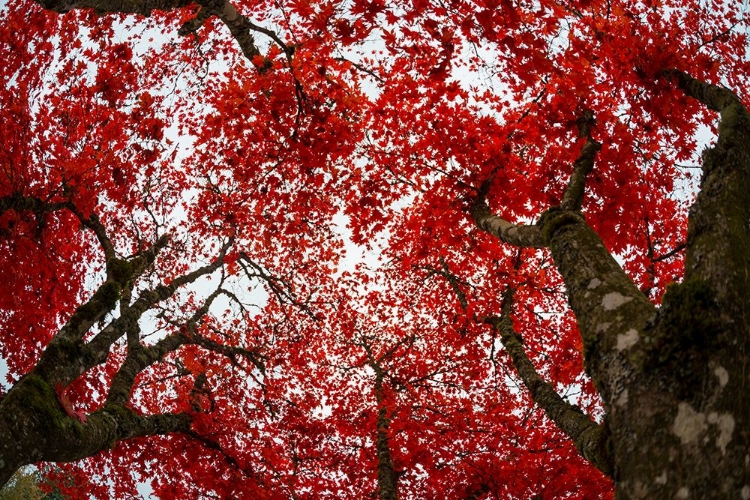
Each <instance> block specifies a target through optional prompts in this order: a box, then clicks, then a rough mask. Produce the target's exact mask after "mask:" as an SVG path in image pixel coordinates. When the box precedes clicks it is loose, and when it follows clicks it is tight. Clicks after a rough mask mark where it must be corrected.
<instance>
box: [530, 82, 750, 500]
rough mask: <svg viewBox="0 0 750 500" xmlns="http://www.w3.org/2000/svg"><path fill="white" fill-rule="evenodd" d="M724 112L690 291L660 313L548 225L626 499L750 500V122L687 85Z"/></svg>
mask: <svg viewBox="0 0 750 500" xmlns="http://www.w3.org/2000/svg"><path fill="white" fill-rule="evenodd" d="M678 80H679V83H680V85H681V86H682V87H683V88H684V89H685V90H686V92H687V93H688V94H689V95H692V96H694V97H696V98H699V99H701V100H702V101H703V102H705V103H706V104H707V105H708V106H709V107H710V108H712V109H715V110H717V111H720V113H721V118H722V121H721V126H720V128H719V130H720V135H719V139H718V142H717V144H716V146H715V147H713V148H712V149H710V150H708V151H707V152H706V153H705V154H704V164H703V178H702V182H701V191H700V194H699V195H698V197H697V200H696V202H695V204H694V206H693V207H692V209H691V212H690V220H689V233H688V241H687V250H686V257H687V258H686V269H685V276H684V280H683V282H682V283H681V284H679V285H673V286H672V287H670V289H669V291H668V292H667V294H666V295H665V298H664V304H663V306H662V307H661V308H660V309H659V310H658V313H657V311H656V310H655V309H654V308H653V307H652V306H651V304H650V303H649V302H648V301H647V300H646V298H645V297H644V296H643V295H642V294H641V293H640V292H639V291H638V290H637V288H636V287H635V286H634V285H633V283H632V282H631V281H630V280H629V279H628V277H627V276H626V275H625V274H624V273H623V272H622V270H621V269H620V267H619V266H618V265H617V263H616V262H615V261H614V259H612V257H611V256H610V255H609V253H608V252H607V251H606V249H605V248H604V245H603V244H602V242H601V241H600V240H599V238H598V237H597V236H596V234H595V233H594V231H593V230H591V228H590V227H589V226H588V225H587V224H586V223H585V222H584V221H583V220H582V219H578V220H576V218H575V217H574V216H573V215H572V214H570V213H569V212H567V213H566V212H564V211H558V212H557V213H555V212H552V213H550V214H549V215H548V216H547V217H546V218H543V219H542V221H541V223H540V225H541V226H542V233H543V235H544V237H545V239H547V240H548V241H549V246H550V249H551V251H552V254H553V257H554V260H555V264H556V265H557V267H558V269H559V270H560V273H561V274H562V276H563V278H564V280H565V283H566V286H567V290H568V294H569V299H570V304H571V307H572V309H573V311H574V312H575V314H576V317H577V319H578V324H579V329H580V331H581V334H582V336H583V341H584V349H585V362H586V367H587V370H588V372H589V374H590V375H591V376H592V377H593V379H594V381H595V384H596V387H597V389H598V390H599V391H600V393H601V395H602V398H603V400H604V403H605V408H606V410H607V414H608V425H609V429H610V432H611V443H612V447H613V452H614V461H615V467H614V474H613V478H614V480H615V483H616V498H618V499H662V498H663V499H687V498H695V499H713V498H715V499H725V498H746V499H747V498H750V452H748V450H750V403H749V402H748V399H747V395H748V389H747V388H748V387H750V369H749V368H750V349H749V347H750V346H749V345H748V337H749V336H750V307H749V306H750V304H749V303H748V302H749V301H750V252H748V248H750V230H749V227H748V221H750V119H749V118H748V113H747V111H746V110H745V109H744V107H742V105H741V104H740V103H739V101H738V100H737V99H736V97H734V96H733V94H731V92H728V91H726V90H725V89H721V88H717V87H714V86H709V85H706V84H704V83H702V82H698V81H696V80H693V79H690V78H689V77H687V76H686V75H681V76H680V78H679V79H678Z"/></svg>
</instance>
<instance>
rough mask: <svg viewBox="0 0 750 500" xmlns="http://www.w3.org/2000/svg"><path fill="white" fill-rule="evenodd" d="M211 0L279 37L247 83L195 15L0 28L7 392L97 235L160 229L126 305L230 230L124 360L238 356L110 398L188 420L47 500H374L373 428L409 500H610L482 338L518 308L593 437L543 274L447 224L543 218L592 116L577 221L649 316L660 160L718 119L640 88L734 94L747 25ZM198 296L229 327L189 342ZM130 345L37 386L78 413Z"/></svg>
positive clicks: (361, 0) (680, 230) (222, 42)
mask: <svg viewBox="0 0 750 500" xmlns="http://www.w3.org/2000/svg"><path fill="white" fill-rule="evenodd" d="M232 3H233V5H235V7H236V8H237V10H238V11H239V12H241V13H243V14H244V15H247V16H249V17H250V19H251V20H253V21H254V22H257V23H258V24H260V25H263V26H269V27H271V26H273V27H275V28H274V29H275V33H276V36H277V37H278V40H273V39H272V38H271V37H269V36H267V33H264V32H257V33H255V37H256V41H257V43H258V47H259V50H260V52H261V53H262V56H255V58H254V60H253V61H248V60H247V59H246V58H245V57H244V56H243V54H242V52H241V50H240V48H239V46H238V44H237V41H236V40H235V39H234V38H233V37H232V35H231V33H230V32H229V30H228V29H227V27H226V26H224V25H223V24H222V23H221V22H220V21H219V20H217V19H213V20H209V21H207V22H206V23H205V25H204V26H202V27H201V28H200V29H199V30H198V31H197V32H196V33H195V34H192V35H190V36H185V37H179V36H178V35H177V33H178V30H179V28H180V26H181V25H182V24H183V23H184V22H185V21H187V20H189V19H191V18H192V17H194V15H195V12H194V10H193V9H192V8H187V9H178V10H174V11H169V12H154V13H153V15H152V16H151V17H148V18H145V17H140V16H130V15H118V14H106V13H100V14H94V13H93V12H90V11H72V12H69V13H66V14H64V15H57V14H53V13H49V12H45V11H43V10H42V9H41V8H40V7H39V6H37V5H36V4H33V3H30V2H26V1H19V2H13V3H12V5H7V6H5V7H3V10H2V13H1V14H0V16H1V17H0V23H1V24H2V29H0V60H2V61H3V64H2V66H1V67H0V72H2V75H3V77H2V81H3V82H4V84H3V87H2V88H0V108H2V113H0V130H1V131H2V137H3V141H2V142H3V143H2V146H0V199H3V200H10V199H12V198H13V197H16V198H13V199H21V198H23V199H25V200H32V199H33V200H36V201H35V203H37V205H34V207H31V205H29V204H27V205H23V206H22V205H20V204H19V203H20V202H14V203H15V205H13V204H7V205H3V212H2V213H1V214H0V281H2V283H3V291H2V292H0V355H1V356H2V358H3V359H5V360H6V361H7V364H8V367H9V373H8V380H9V381H16V380H18V379H19V378H20V377H21V376H22V375H23V374H25V373H27V372H29V371H30V370H31V369H32V368H33V367H34V366H35V364H36V362H37V361H38V359H39V356H40V354H41V353H42V352H43V350H44V349H45V347H46V346H47V345H48V344H49V342H50V341H51V339H52V338H53V336H54V335H55V333H56V332H57V331H58V330H59V328H60V327H61V326H62V325H63V324H64V323H65V322H66V321H67V320H68V319H69V317H70V315H71V314H72V313H73V311H74V310H75V308H76V307H77V306H79V305H80V304H83V303H84V302H85V301H86V300H88V298H89V297H90V296H91V294H92V291H93V290H94V289H95V288H96V287H97V286H98V285H99V284H101V283H102V282H103V281H104V280H105V279H106V276H105V274H106V273H105V262H104V260H105V259H104V254H103V252H102V247H101V242H100V241H98V239H97V235H95V234H94V232H93V231H91V230H90V228H89V227H87V226H86V225H85V224H84V223H83V221H85V220H87V219H89V218H90V217H92V216H96V217H97V218H98V219H99V220H100V221H101V222H102V225H103V227H105V228H106V230H107V232H108V235H109V237H110V238H111V240H112V244H113V245H114V247H115V251H116V253H117V255H119V256H121V257H129V256H132V255H135V254H137V253H138V252H140V251H143V250H144V249H146V248H148V247H149V246H150V245H152V244H153V243H154V241H155V239H156V236H155V235H162V234H170V235H171V239H170V243H169V245H167V247H166V248H165V249H164V250H163V251H162V252H161V253H160V254H159V257H158V259H157V260H156V263H155V265H154V266H153V268H152V269H150V270H149V271H148V272H147V273H145V274H144V275H143V276H142V277H141V278H140V279H139V281H138V282H137V283H136V284H135V288H134V290H135V291H142V290H145V289H147V288H149V287H152V286H155V285H156V284H159V283H167V282H169V280H171V279H173V278H175V277H176V276H179V275H182V274H184V273H185V272H188V271H190V270H192V269H195V268H197V267H199V266H201V265H204V264H205V263H206V262H208V261H210V260H211V259H213V258H214V257H215V256H216V254H217V252H218V248H220V247H221V245H222V244H223V243H224V242H225V241H227V239H228V238H230V237H233V238H234V240H233V241H234V246H233V248H232V250H231V252H230V253H229V254H228V256H227V258H226V260H225V261H224V266H223V267H222V269H221V271H219V272H216V273H213V274H212V275H211V276H210V278H211V279H210V280H208V279H206V280H205V282H200V283H196V284H194V285H192V286H191V287H188V288H187V289H186V290H184V291H181V292H180V294H178V295H176V296H174V297H172V298H170V299H169V300H167V301H165V302H164V303H160V304H159V305H158V306H157V307H155V308H154V310H153V311H152V314H151V316H148V317H146V316H144V318H143V320H142V321H141V332H140V333H141V339H140V341H141V343H142V344H143V345H153V344H154V343H155V342H157V341H158V340H159V339H162V338H165V337H166V336H168V335H173V334H177V333H180V332H182V333H184V334H185V335H193V336H195V335H199V336H200V337H201V338H205V339H208V340H210V341H211V342H214V343H216V344H220V345H223V346H227V347H229V348H232V349H244V350H246V351H250V352H252V353H253V356H255V358H254V359H255V360H256V361H257V362H255V361H254V362H249V361H248V360H247V359H245V358H242V357H241V356H239V357H238V356H236V355H232V356H230V355H227V354H226V352H225V353H222V352H218V351H217V350H215V349H214V350H211V349H207V348H205V346H203V347H201V346H198V345H187V346H183V347H182V348H180V349H179V350H177V351H176V352H174V353H170V354H168V355H167V356H165V357H164V358H163V359H162V360H161V361H160V362H158V363H155V364H153V365H152V366H150V367H149V368H148V369H146V370H144V371H143V372H142V373H141V374H140V375H139V377H138V379H137V383H136V384H135V387H134V390H133V393H132V395H131V398H130V401H129V405H130V407H131V408H132V409H133V410H134V411H135V412H137V413H138V414H142V415H150V414H158V413H167V412H191V414H192V415H193V422H194V423H193V433H192V434H191V435H170V436H163V437H152V438H138V439H134V440H131V441H125V442H121V443H119V444H118V445H117V446H116V447H115V448H114V449H113V450H109V451H106V452H102V453H100V454H99V455H96V456H94V457H92V458H90V459H87V460H85V461H83V462H80V463H77V464H74V465H65V466H62V468H57V469H55V472H54V474H55V475H56V476H55V477H56V479H55V481H56V483H57V484H59V485H60V489H61V491H62V492H63V493H66V494H69V495H72V496H73V497H81V498H82V497H89V496H93V497H97V498H124V497H125V496H126V495H132V494H134V492H135V488H136V485H137V483H138V482H146V483H149V484H150V486H151V488H152V489H153V490H154V494H155V495H156V496H158V497H161V498H198V497H219V498H367V497H368V496H370V495H372V494H373V492H375V491H376V490H377V483H376V481H377V470H378V467H377V465H378V463H377V454H376V450H375V440H376V430H377V417H378V410H379V408H380V407H384V408H386V410H387V414H388V416H389V418H390V427H389V430H388V433H389V437H390V448H391V454H392V459H393V463H394V467H395V469H396V470H397V471H398V472H399V474H400V479H399V485H400V488H401V490H400V496H401V497H402V498H467V497H470V496H471V495H475V494H476V495H479V496H481V495H483V496H481V498H532V497H535V495H536V498H607V497H609V496H611V483H610V482H609V480H607V479H606V478H604V477H603V476H602V475H601V474H600V473H599V472H598V471H597V470H596V469H594V468H593V467H591V466H590V465H588V464H587V463H586V462H585V460H584V459H583V458H582V457H580V456H579V455H578V453H577V452H576V450H575V448H574V447H573V445H572V443H571V442H570V440H568V439H567V438H566V437H565V436H564V435H562V434H561V433H560V432H559V431H558V430H557V429H556V428H555V427H554V425H553V424H551V423H550V422H549V421H548V420H547V419H546V417H545V416H544V414H543V413H542V412H541V411H540V410H539V409H535V407H534V404H533V402H532V401H530V400H529V397H528V395H527V392H526V391H525V389H524V388H523V387H522V386H520V385H519V383H518V380H517V378H516V375H515V371H514V368H513V366H512V364H511V362H510V360H509V359H508V358H507V356H506V355H505V354H504V352H503V348H502V345H501V344H500V342H499V340H498V339H497V338H496V337H495V336H494V335H493V333H492V332H491V331H490V330H489V328H488V327H487V325H485V324H484V323H483V322H482V318H485V317H487V316H489V315H493V314H497V313H498V311H499V310H500V306H501V303H502V292H503V290H505V288H506V287H508V286H512V287H514V288H515V289H516V301H517V303H518V304H519V306H518V307H517V308H516V318H515V320H516V328H517V330H518V331H519V333H520V334H521V335H522V336H523V337H524V339H525V345H526V346H527V349H528V351H529V353H530V354H531V356H532V358H533V360H534V362H535V363H536V364H537V366H538V367H539V370H540V372H541V373H542V374H543V375H544V376H545V377H546V378H547V379H548V380H550V381H551V382H553V385H555V386H556V387H557V388H558V389H559V390H560V391H561V392H568V393H569V394H571V398H572V399H574V400H575V402H576V404H577V405H578V406H580V407H581V408H582V409H583V410H585V411H588V412H590V413H591V414H593V415H595V416H596V417H599V416H600V415H601V413H602V410H601V407H600V403H599V401H598V399H597V395H596V393H595V390H594V389H593V387H592V384H591V383H590V381H589V380H588V379H587V377H586V375H585V374H584V373H583V368H582V353H581V344H580V339H579V336H578V331H577V328H576V325H575V318H574V317H573V316H572V313H571V312H570V311H569V309H568V307H567V302H566V296H565V290H564V286H563V284H562V283H561V279H560V277H559V275H558V274H557V273H556V272H555V270H554V267H553V266H552V265H551V263H550V256H549V255H548V254H546V253H545V252H542V251H539V252H535V251H530V250H529V251H523V252H521V253H520V254H519V253H518V252H517V250H515V249H513V248H510V247H508V246H506V245H503V244H501V243H499V242H497V241H495V240H492V239H490V238H489V237H488V236H486V235H485V234H482V233H480V232H479V231H478V230H476V228H474V227H473V224H472V223H471V221H470V219H469V217H468V215H467V214H468V211H467V208H468V206H469V202H470V200H471V199H472V198H473V197H474V196H476V193H477V190H478V187H479V186H480V185H481V184H482V183H483V182H484V181H486V180H488V179H489V180H490V182H491V186H490V187H491V189H490V195H489V197H488V203H489V204H490V205H491V206H492V208H493V210H494V211H496V212H497V213H500V214H502V215H503V216H505V217H506V218H508V219H511V220H514V221H529V220H532V219H535V218H537V217H539V215H540V214H541V213H542V212H543V211H544V210H546V209H547V208H549V207H550V206H553V205H556V204H558V203H559V202H560V198H561V194H562V191H563V189H564V187H565V185H566V181H567V178H568V176H569V174H570V171H571V166H572V163H573V162H574V161H575V159H576V157H577V156H578V154H579V152H580V148H581V145H582V140H580V139H579V138H578V136H577V128H576V119H577V118H578V117H579V116H580V115H581V113H582V112H583V111H591V112H593V114H594V116H595V117H596V126H595V127H594V130H593V135H594V137H595V138H596V139H597V140H598V141H600V142H602V143H603V148H602V150H601V152H600V153H599V155H598V157H597V163H596V166H595V169H594V172H593V173H592V175H591V177H590V179H589V182H588V185H587V188H588V191H587V195H586V198H585V203H584V213H585V215H586V217H587V220H588V221H589V223H590V224H591V225H592V227H594V229H595V230H596V231H597V232H598V233H599V234H600V236H601V237H602V239H603V240H604V242H605V243H606V245H607V246H608V248H609V249H610V250H611V251H612V252H613V253H615V254H616V255H618V256H619V257H620V258H621V260H622V262H624V267H625V269H626V270H627V271H628V272H629V273H630V274H631V275H632V276H633V277H634V279H635V280H636V282H637V283H639V284H640V285H641V286H642V288H643V289H644V291H646V292H647V293H648V294H650V297H652V298H653V299H654V300H657V301H658V300H659V298H660V296H661V294H662V293H663V290H664V288H665V287H666V285H667V284H668V283H669V282H670V281H672V280H674V279H675V278H676V277H677V276H678V274H679V272H680V270H681V265H682V257H681V254H680V252H674V253H671V252H672V251H673V250H674V249H675V248H677V247H679V245H680V244H681V243H682V242H684V239H685V233H686V210H687V206H688V205H687V202H688V201H689V198H690V196H691V194H690V192H691V191H690V186H691V183H692V182H694V181H695V179H694V178H693V177H692V174H691V172H693V171H692V170H689V169H688V170H686V169H684V168H682V167H681V165H682V164H684V163H690V162H691V161H693V160H694V158H695V156H696V155H697V153H698V151H697V145H696V141H695V139H694V137H695V134H696V131H697V130H698V128H699V127H700V126H703V125H707V126H711V124H712V122H710V121H709V117H708V116H707V115H705V114H703V113H702V112H701V111H700V109H699V108H698V107H697V106H696V105H695V104H694V103H692V102H690V101H688V100H687V99H686V98H685V97H684V96H683V95H681V94H680V93H678V92H675V91H674V90H673V89H672V87H671V85H670V83H669V82H668V81H667V80H666V79H665V78H663V77H662V76H661V75H662V73H661V72H662V70H666V69H671V68H675V69H681V70H686V71H689V72H690V73H691V74H692V75H693V76H695V77H698V78H701V79H704V80H706V81H711V82H723V83H725V84H727V85H729V86H731V87H732V88H734V89H739V90H740V91H742V90H743V88H745V85H744V83H745V81H746V79H747V77H748V73H749V72H750V71H749V70H750V68H749V67H748V62H747V60H746V58H745V51H746V35H745V32H746V28H747V26H746V24H747V19H746V17H743V16H746V14H744V13H743V12H742V11H741V5H740V2H733V1H729V0H726V1H723V2H711V3H710V6H706V3H705V2H698V1H692V0H680V1H679V2H678V1H671V0H662V1H660V0H649V1H645V0H644V1H635V2H634V1H630V0H628V1H625V0H608V1H606V2H605V1H598V0H586V1H584V0H574V1H570V2H554V1H548V0H541V1H538V2H518V1H512V0H499V1H478V2H474V1H464V0H451V1H450V2H436V1H432V2H429V1H426V0H411V1H409V0H404V1H402V2H396V3H394V2H384V1H379V0H375V1H370V0H353V1H348V2H338V1H332V0H331V1H329V0H326V1H318V0H289V1H286V0H282V1H276V2H261V1H251V0H237V1H234V2H232ZM277 42H283V44H282V43H277ZM282 45H283V46H282ZM741 97H742V98H743V99H745V100H747V98H748V96H747V95H742V96H741ZM29 203H30V202H29ZM360 251H361V252H362V253H363V254H364V255H365V257H366V259H365V260H368V262H367V265H364V264H359V265H358V266H357V267H356V268H354V267H352V266H351V265H350V263H351V262H352V261H351V260H349V259H347V257H348V256H347V252H349V254H356V253H357V252H360ZM376 253H377V256H375V257H373V255H374V254H376ZM663 256H667V257H668V258H662V257H663ZM519 259H520V260H521V261H522V264H521V265H517V262H518V261H519ZM355 260H356V259H355ZM250 261H252V262H253V264H249V262H250ZM217 283H219V284H218V285H217ZM217 287H221V288H222V289H224V290H226V291H227V293H226V294H224V295H223V299H222V300H224V302H221V301H217V302H215V303H214V305H213V306H212V307H211V308H210V310H209V312H208V314H206V315H205V316H204V317H203V318H202V320H201V322H200V324H199V325H198V326H196V329H195V330H193V329H189V328H187V327H186V326H185V325H187V324H188V321H187V320H188V318H189V317H190V316H191V315H192V314H194V313H195V312H196V311H197V310H199V308H200V307H201V305H202V304H203V301H204V300H205V299H206V297H207V296H208V295H209V294H210V293H211V291H212V290H214V289H216V288H217ZM117 314H118V312H117V310H115V311H113V312H112V314H111V316H108V317H107V318H103V319H101V322H100V324H98V325H94V326H92V329H91V333H90V335H89V336H88V337H87V339H86V340H90V337H91V336H93V335H94V334H95V333H96V332H98V331H100V329H101V328H104V326H105V325H106V324H107V323H108V322H109V321H111V319H112V317H116V316H117ZM192 326H195V325H192ZM192 326H191V328H192ZM180 328H183V329H182V330H180ZM191 338H193V339H194V338H196V337H191ZM127 349H128V347H127V346H126V345H125V342H124V341H123V342H119V343H115V344H113V346H112V350H111V352H110V354H109V357H108V358H107V360H106V362H105V363H103V364H101V365H100V366H97V367H95V368H94V369H91V370H88V371H87V372H86V373H84V374H82V375H81V376H80V377H79V378H78V379H77V380H75V381H74V382H73V383H72V385H70V386H69V387H68V388H64V387H62V386H60V387H57V388H56V394H57V398H58V400H59V402H60V404H61V405H62V407H63V408H64V410H65V412H66V413H67V414H68V415H69V416H70V417H71V418H76V419H78V420H80V421H81V422H86V417H85V416H84V415H86V414H87V413H89V412H94V411H96V410H97V409H99V408H101V406H102V405H103V403H104V401H105V399H106V396H107V392H108V387H109V384H110V383H111V381H112V378H113V376H114V374H115V373H116V372H117V370H118V368H119V366H120V364H121V363H122V362H123V359H124V357H125V355H126V352H127ZM376 365H377V370H382V371H383V372H384V373H385V374H386V375H385V378H384V379H383V384H384V386H383V387H384V394H385V396H384V398H385V399H384V401H381V403H380V407H379V406H378V402H377V400H376V394H375V380H376V368H375V366H376ZM199 380H200V382H199ZM203 380H205V383H204V382H203ZM71 400H74V401H75V402H76V407H79V408H81V409H80V410H74V409H73V405H72V404H71Z"/></svg>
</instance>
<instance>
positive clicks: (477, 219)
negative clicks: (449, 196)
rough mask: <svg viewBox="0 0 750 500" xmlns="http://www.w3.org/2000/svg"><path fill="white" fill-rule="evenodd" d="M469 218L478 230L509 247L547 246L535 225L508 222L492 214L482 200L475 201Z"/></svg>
mask: <svg viewBox="0 0 750 500" xmlns="http://www.w3.org/2000/svg"><path fill="white" fill-rule="evenodd" d="M471 217H472V218H473V219H474V223H475V224H476V225H477V227H478V228H479V229H481V230H482V231H485V232H488V233H490V234H491V235H493V236H495V237H496V238H499V239H500V240H502V241H504V242H505V243H508V244H510V245H514V246H517V247H524V248H529V247H531V248H544V247H546V246H547V245H546V243H545V241H544V239H543V238H542V232H541V231H540V230H539V228H538V227H537V226H536V225H532V226H526V225H517V224H513V223H511V222H508V221H507V220H505V219H503V218H501V217H498V216H497V215H495V214H493V213H492V212H491V211H490V207H488V206H487V202H486V201H485V200H484V199H477V201H476V202H475V203H474V204H473V205H472V207H471Z"/></svg>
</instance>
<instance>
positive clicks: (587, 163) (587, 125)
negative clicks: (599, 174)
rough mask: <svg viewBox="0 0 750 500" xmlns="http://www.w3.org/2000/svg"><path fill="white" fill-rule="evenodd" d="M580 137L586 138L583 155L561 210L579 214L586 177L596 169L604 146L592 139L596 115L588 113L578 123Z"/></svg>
mask: <svg viewBox="0 0 750 500" xmlns="http://www.w3.org/2000/svg"><path fill="white" fill-rule="evenodd" d="M577 124H578V136H579V137H585V138H586V142H585V143H584V145H583V148H582V149H581V154H580V156H579V157H578V159H577V160H576V161H575V163H574V164H573V173H572V174H571V175H570V180H569V181H568V187H567V188H566V189H565V193H564V194H563V199H562V202H561V203H560V208H562V209H563V210H571V211H574V212H578V211H580V210H581V205H582V204H583V195H584V192H585V187H586V177H587V176H588V174H589V172H591V169H592V168H594V160H595V159H596V153H598V152H599V150H600V149H601V148H602V145H601V144H600V143H598V142H596V141H595V140H594V139H593V138H592V137H591V128H592V127H593V126H594V125H595V124H596V120H595V119H594V115H593V114H592V113H591V112H590V111H586V112H585V113H584V114H583V116H581V117H580V118H579V119H578V121H577Z"/></svg>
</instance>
